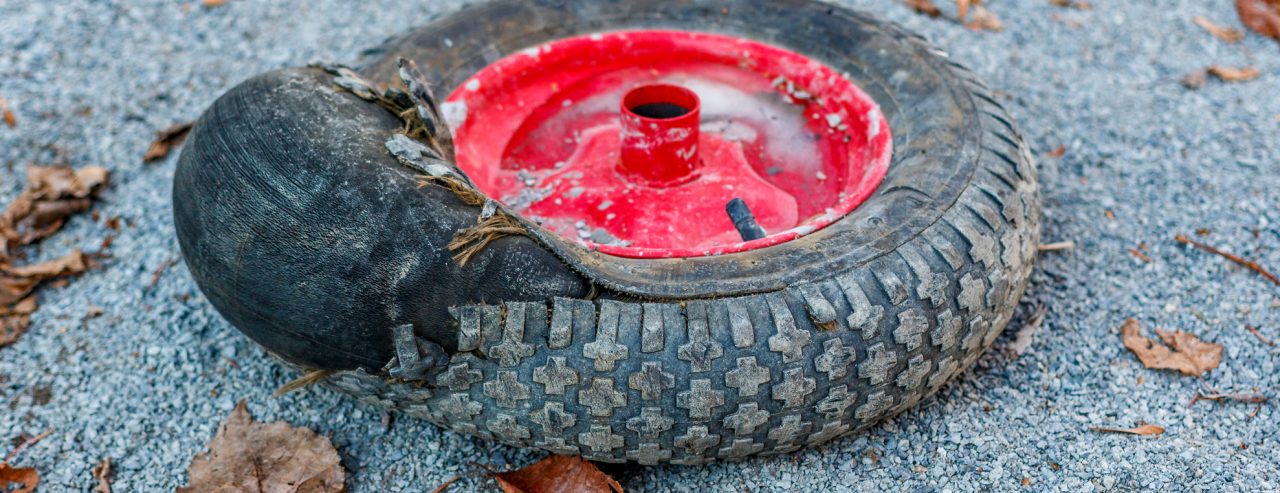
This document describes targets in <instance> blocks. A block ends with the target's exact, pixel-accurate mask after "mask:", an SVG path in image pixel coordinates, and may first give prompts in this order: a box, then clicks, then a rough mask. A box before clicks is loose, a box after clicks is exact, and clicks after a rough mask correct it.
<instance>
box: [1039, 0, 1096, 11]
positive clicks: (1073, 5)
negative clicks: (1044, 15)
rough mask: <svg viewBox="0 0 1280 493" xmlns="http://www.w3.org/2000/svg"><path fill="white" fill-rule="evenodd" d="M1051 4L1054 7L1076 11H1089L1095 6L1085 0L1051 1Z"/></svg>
mask: <svg viewBox="0 0 1280 493" xmlns="http://www.w3.org/2000/svg"><path fill="white" fill-rule="evenodd" d="M1049 4H1050V5H1053V6H1054V7H1062V8H1067V9H1076V10H1089V9H1092V8H1093V5H1092V4H1090V3H1089V2H1086V1H1084V0H1049Z"/></svg>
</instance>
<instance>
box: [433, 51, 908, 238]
mask: <svg viewBox="0 0 1280 493" xmlns="http://www.w3.org/2000/svg"><path fill="white" fill-rule="evenodd" d="M442 110H443V111H444V113H445V117H446V118H447V119H448V120H449V123H450V124H451V125H452V126H453V128H454V133H455V137H454V141H455V145H456V148H457V156H458V165H459V166H460V167H461V168H462V169H463V171H465V172H466V173H467V174H468V175H469V176H470V177H471V178H472V180H473V181H474V182H475V183H476V185H477V186H478V187H480V189H481V190H482V191H484V192H485V193H487V194H489V195H490V196H492V197H495V198H498V199H499V200H501V201H502V202H503V203H504V204H506V205H507V206H509V207H510V208H512V209H513V210H515V211H517V212H519V213H520V214H522V215H524V216H526V217H528V218H530V219H533V220H536V221H538V222H540V223H541V224H543V225H544V226H546V227H547V228H549V229H551V230H552V231H555V232H557V233H558V234H560V235H562V236H565V237H568V238H571V239H573V240H575V241H578V242H581V243H583V244H584V245H586V246H588V247H590V248H595V249H598V250H599V251H601V252H604V253H609V254H613V255H619V256H625V257H638V258H661V257H693V256H702V255H717V254H722V253H732V252H739V251H744V250H750V249H754V248H761V247H766V246H770V245H775V244H778V243H781V242H784V241H788V240H791V239H794V238H797V237H799V236H803V235H805V234H808V233H810V232H813V231H816V230H818V229H820V228H822V227H824V226H826V225H828V224H830V223H831V222H832V221H834V220H836V219H838V218H840V217H842V216H844V215H845V214H847V213H848V212H849V211H851V210H853V209H854V208H855V207H857V206H858V204H860V203H861V202H862V201H863V200H865V199H866V198H867V197H868V196H870V195H871V193H872V192H873V191H874V190H875V188H876V186H877V185H879V183H880V181H881V179H882V178H883V177H884V174H885V171H886V170H887V169H888V164H889V158H890V156H891V154H892V149H891V145H892V138H891V136H890V133H889V126H888V122H887V121H885V118H884V116H883V115H882V114H881V113H880V110H879V108H878V106H876V104H875V102H874V101H872V100H871V98H870V97H868V96H867V95H866V94H865V93H863V92H862V91H861V90H860V89H858V87H857V86H855V85H854V84H853V83H852V82H850V81H849V80H848V79H847V78H846V77H844V76H842V75H840V74H838V73H836V72H835V71H833V70H832V69H830V68H829V67H827V66H825V65H823V64H821V63H818V62H816V61H814V60H812V59H809V58H807V57H805V56H803V55H800V54H797V53H794V52H791V51H787V50H784V49H782V48H778V47H774V46H770V45H766V44H762V43H758V42H755V41H750V40H746V39H741V38H734V37H728V36H721V35H712V34H703V33H692V32H683V31H624V32H613V33H603V34H594V35H590V36H583V37H578V38H569V39H564V40H560V41H555V42H551V43H547V44H544V45H540V46H537V47H534V48H529V49H527V50H524V51H522V52H520V53H517V54H515V55H512V56H509V57H507V58H503V59H501V60H498V61H497V62H495V63H493V64H492V65H490V66H488V67H486V68H485V69H484V70H482V71H480V72H479V73H477V74H476V75H475V76H473V77H472V78H470V79H468V80H467V81H466V82H465V83H464V84H463V85H462V87H459V88H458V89H457V90H455V91H454V92H453V94H451V95H450V96H449V98H448V100H447V101H446V103H445V104H444V105H442ZM735 199H739V200H740V201H741V202H740V203H737V204H736V205H735V206H732V207H728V208H729V210H731V211H735V212H734V213H735V214H736V216H734V217H731V216H730V214H729V213H728V212H726V207H727V206H729V204H730V202H735V203H736V202H738V201H736V200H735ZM743 204H745V208H743V207H742V205H743ZM744 210H749V211H750V212H749V213H746V212H744ZM743 214H746V215H745V216H744V215H743ZM751 219H754V223H752V222H751V221H750V220H751ZM756 223H758V226H759V227H758V228H756V229H755V231H757V234H751V233H750V231H749V230H751V229H752V228H750V227H747V228H745V229H743V228H744V226H743V225H744V224H750V225H751V226H754V225H755V224H756ZM760 228H762V229H763V231H764V233H763V237H758V236H761V235H760V234H758V231H759V229H760ZM753 238H754V239H753Z"/></svg>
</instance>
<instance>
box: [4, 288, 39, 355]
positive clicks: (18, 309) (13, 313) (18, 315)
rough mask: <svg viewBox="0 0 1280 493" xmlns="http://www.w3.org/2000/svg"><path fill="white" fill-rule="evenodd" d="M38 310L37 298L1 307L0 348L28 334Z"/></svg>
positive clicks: (29, 298)
mask: <svg viewBox="0 0 1280 493" xmlns="http://www.w3.org/2000/svg"><path fill="white" fill-rule="evenodd" d="M36 308H37V305H36V297H35V296H28V297H26V298H23V299H22V300H21V301H18V302H17V303H15V304H14V305H13V306H10V307H5V306H0V347H5V346H8V345H10V344H13V342H14V341H17V340H18V338H19V337H21V336H22V334H24V333H26V332H27V328H29V327H31V314H32V313H35V311H36Z"/></svg>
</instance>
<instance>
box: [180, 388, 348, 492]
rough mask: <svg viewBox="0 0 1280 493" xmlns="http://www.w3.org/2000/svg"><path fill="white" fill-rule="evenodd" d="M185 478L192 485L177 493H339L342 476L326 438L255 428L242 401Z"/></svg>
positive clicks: (273, 426) (284, 427)
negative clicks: (217, 492) (212, 492)
mask: <svg viewBox="0 0 1280 493" xmlns="http://www.w3.org/2000/svg"><path fill="white" fill-rule="evenodd" d="M187 472H188V474H189V475H190V478H191V480H190V483H188V484H189V485H188V486H186V487H183V488H178V490H177V493H197V492H205V491H227V492H239V491H246V492H250V491H251V492H290V493H292V492H297V493H304V492H305V493H332V492H340V491H343V483H344V481H345V474H346V473H345V472H344V471H343V469H342V464H341V462H340V460H339V458H338V451H337V450H334V448H333V444H332V443H330V442H329V439H328V438H327V437H324V436H321V435H317V434H316V433H315V432H314V431H311V430H309V429H307V428H302V427H297V428H295V427H292V426H289V424H288V423H285V422H283V421H277V422H274V423H257V422H254V420H253V417H251V416H249V411H248V409H246V408H245V404H244V401H240V403H239V404H238V405H236V409H235V410H234V411H232V412H231V416H230V417H228V418H227V420H226V421H225V422H224V423H222V426H220V427H219V428H218V434H217V435H216V436H214V437H213V440H212V441H210V442H209V450H208V451H206V452H204V453H202V454H200V455H197V456H196V457H195V458H194V459H192V460H191V466H190V468H188V470H187Z"/></svg>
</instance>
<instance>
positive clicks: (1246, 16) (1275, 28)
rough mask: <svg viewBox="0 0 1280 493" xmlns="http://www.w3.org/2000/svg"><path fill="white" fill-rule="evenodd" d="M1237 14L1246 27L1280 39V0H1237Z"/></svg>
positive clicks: (1277, 39)
mask: <svg viewBox="0 0 1280 493" xmlns="http://www.w3.org/2000/svg"><path fill="white" fill-rule="evenodd" d="M1236 14H1238V15H1239V16H1240V22H1241V23H1243V24H1244V26H1245V27H1247V28H1249V29H1252V30H1253V31H1254V32H1256V33H1258V34H1261V35H1263V36H1266V37H1268V38H1271V39H1274V40H1276V41H1280V0H1236Z"/></svg>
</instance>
